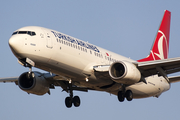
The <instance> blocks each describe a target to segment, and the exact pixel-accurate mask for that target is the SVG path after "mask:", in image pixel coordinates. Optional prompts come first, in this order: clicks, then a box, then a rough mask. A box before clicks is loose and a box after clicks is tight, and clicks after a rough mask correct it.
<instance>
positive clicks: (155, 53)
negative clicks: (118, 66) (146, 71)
mask: <svg viewBox="0 0 180 120" xmlns="http://www.w3.org/2000/svg"><path fill="white" fill-rule="evenodd" d="M170 19H171V12H170V11H168V10H165V12H164V16H163V18H162V21H161V24H160V27H159V30H158V32H157V35H156V38H155V41H154V43H153V46H152V49H151V51H150V54H149V55H148V57H146V58H143V59H140V60H137V61H138V62H145V61H153V60H161V59H167V58H168V52H169V33H170Z"/></svg>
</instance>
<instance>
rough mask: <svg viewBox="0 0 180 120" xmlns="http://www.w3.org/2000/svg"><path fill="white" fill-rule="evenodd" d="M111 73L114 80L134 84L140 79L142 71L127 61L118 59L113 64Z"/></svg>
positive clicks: (110, 69)
mask: <svg viewBox="0 0 180 120" xmlns="http://www.w3.org/2000/svg"><path fill="white" fill-rule="evenodd" d="M109 75H110V76H111V78H112V80H113V81H115V82H117V83H122V84H128V85H130V84H134V83H137V82H139V81H140V79H141V73H140V71H139V70H138V69H137V67H136V66H135V65H134V64H132V63H130V62H127V61H118V62H114V63H112V64H111V66H110V68H109Z"/></svg>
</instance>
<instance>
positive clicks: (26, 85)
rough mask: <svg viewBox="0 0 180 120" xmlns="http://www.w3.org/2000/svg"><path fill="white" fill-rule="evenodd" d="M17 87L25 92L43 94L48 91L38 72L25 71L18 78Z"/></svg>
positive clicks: (43, 79)
mask: <svg viewBox="0 0 180 120" xmlns="http://www.w3.org/2000/svg"><path fill="white" fill-rule="evenodd" d="M18 85H19V88H20V89H21V90H23V91H25V92H27V93H32V94H36V95H44V94H45V93H47V92H48V91H49V85H48V82H47V81H46V79H45V78H44V77H43V75H42V74H41V73H39V72H31V73H29V72H25V73H23V74H21V75H20V77H19V79H18Z"/></svg>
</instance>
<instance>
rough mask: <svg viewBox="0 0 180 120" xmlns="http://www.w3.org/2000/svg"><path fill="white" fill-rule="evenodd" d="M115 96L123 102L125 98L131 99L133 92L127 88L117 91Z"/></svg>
mask: <svg viewBox="0 0 180 120" xmlns="http://www.w3.org/2000/svg"><path fill="white" fill-rule="evenodd" d="M117 97H118V100H119V101H120V102H123V101H124V99H125V98H126V99H127V101H132V99H133V93H132V91H131V90H127V91H126V92H125V91H119V92H118V94H117Z"/></svg>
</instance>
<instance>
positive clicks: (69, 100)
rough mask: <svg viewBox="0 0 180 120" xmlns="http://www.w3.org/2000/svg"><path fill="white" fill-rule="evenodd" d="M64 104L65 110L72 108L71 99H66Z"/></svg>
mask: <svg viewBox="0 0 180 120" xmlns="http://www.w3.org/2000/svg"><path fill="white" fill-rule="evenodd" d="M65 104H66V107H67V108H70V107H72V98H71V97H66V99H65Z"/></svg>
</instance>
